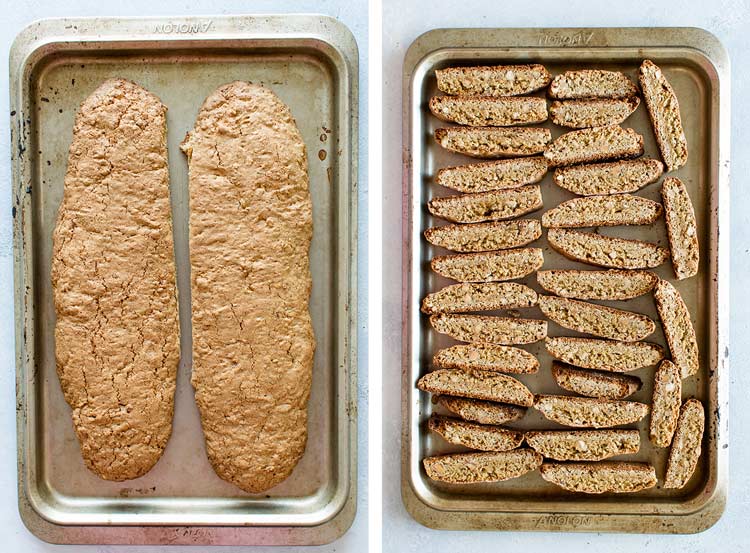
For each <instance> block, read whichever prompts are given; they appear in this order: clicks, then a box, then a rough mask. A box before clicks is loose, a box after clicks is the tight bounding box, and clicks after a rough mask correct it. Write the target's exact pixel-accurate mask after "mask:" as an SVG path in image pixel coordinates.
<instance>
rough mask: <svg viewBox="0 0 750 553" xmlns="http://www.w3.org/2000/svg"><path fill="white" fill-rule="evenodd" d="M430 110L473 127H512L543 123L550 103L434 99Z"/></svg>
mask: <svg viewBox="0 0 750 553" xmlns="http://www.w3.org/2000/svg"><path fill="white" fill-rule="evenodd" d="M430 111H431V112H432V114H433V115H434V116H435V117H437V118H438V119H442V120H443V121H448V122H450V123H458V124H459V125H469V126H472V127H509V126H512V125H528V124H531V123H543V122H544V121H546V120H547V117H548V114H547V102H546V101H545V99H544V98H538V97H536V96H521V97H508V98H493V97H489V96H433V97H432V98H430Z"/></svg>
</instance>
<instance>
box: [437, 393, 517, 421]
mask: <svg viewBox="0 0 750 553" xmlns="http://www.w3.org/2000/svg"><path fill="white" fill-rule="evenodd" d="M437 404H438V405H440V406H442V407H444V408H445V409H447V410H448V411H450V412H451V413H453V414H455V415H458V416H459V417H461V418H462V419H464V420H467V421H473V422H478V423H480V424H505V423H506V422H512V421H515V420H518V419H520V418H522V417H523V416H524V415H525V414H526V408H525V407H519V406H517V405H505V404H503V403H495V402H493V401H484V400H482V399H468V398H465V397H454V396H438V397H437Z"/></svg>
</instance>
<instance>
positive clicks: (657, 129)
mask: <svg viewBox="0 0 750 553" xmlns="http://www.w3.org/2000/svg"><path fill="white" fill-rule="evenodd" d="M638 80H639V81H640V83H641V90H642V91H643V98H644V99H645V100H646V108H648V114H649V116H650V117H651V126H652V127H653V129H654V135H655V136H656V142H657V143H658V144H659V150H661V157H662V159H663V160H664V163H665V164H666V166H667V171H674V170H675V169H677V168H678V167H682V166H683V165H685V163H687V158H688V149H687V140H686V139H685V130H684V129H683V128H682V120H681V119H680V105H679V103H678V102H677V96H676V95H675V93H674V90H672V86H671V85H670V84H669V82H668V81H667V79H666V77H665V76H664V74H663V73H662V71H661V69H659V67H657V66H656V65H655V64H654V63H653V62H652V61H651V60H645V61H644V62H643V63H642V64H641V67H640V70H639V71H638Z"/></svg>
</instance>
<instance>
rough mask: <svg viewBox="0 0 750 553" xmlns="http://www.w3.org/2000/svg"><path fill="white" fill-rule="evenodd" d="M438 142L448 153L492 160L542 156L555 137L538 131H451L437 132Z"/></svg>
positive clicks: (545, 131) (480, 128) (535, 128)
mask: <svg viewBox="0 0 750 553" xmlns="http://www.w3.org/2000/svg"><path fill="white" fill-rule="evenodd" d="M435 140H436V141H437V143H438V144H440V146H442V147H443V148H445V149H446V150H450V151H452V152H456V153H459V154H464V155H467V156H471V157H478V158H490V159H491V158H496V157H514V156H532V155H534V154H541V153H542V152H543V151H544V149H545V148H546V147H547V144H549V141H550V140H552V133H551V132H550V130H549V129H543V128H537V127H448V128H443V129H436V130H435Z"/></svg>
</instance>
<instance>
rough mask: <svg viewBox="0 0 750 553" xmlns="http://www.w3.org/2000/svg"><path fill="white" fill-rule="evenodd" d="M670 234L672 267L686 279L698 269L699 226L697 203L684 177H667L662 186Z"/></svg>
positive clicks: (668, 232)
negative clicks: (697, 222)
mask: <svg viewBox="0 0 750 553" xmlns="http://www.w3.org/2000/svg"><path fill="white" fill-rule="evenodd" d="M661 197H662V200H663V201H664V215H665V218H666V220H667V236H668V237H669V247H670V248H671V250H672V267H673V268H674V274H675V276H676V277H677V278H678V279H680V280H682V279H684V278H690V277H691V276H693V275H695V274H696V273H697V272H698V263H699V262H700V254H699V252H698V227H697V225H696V223H695V212H694V211H693V203H692V202H691V201H690V196H688V192H687V188H685V185H684V184H683V183H682V181H681V180H680V179H675V178H668V179H664V182H663V183H662V185H661Z"/></svg>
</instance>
